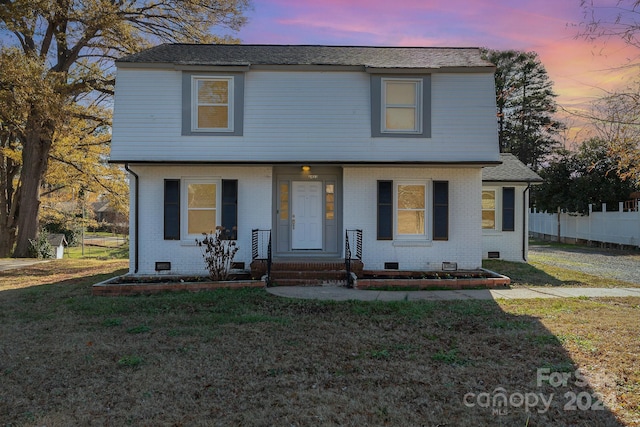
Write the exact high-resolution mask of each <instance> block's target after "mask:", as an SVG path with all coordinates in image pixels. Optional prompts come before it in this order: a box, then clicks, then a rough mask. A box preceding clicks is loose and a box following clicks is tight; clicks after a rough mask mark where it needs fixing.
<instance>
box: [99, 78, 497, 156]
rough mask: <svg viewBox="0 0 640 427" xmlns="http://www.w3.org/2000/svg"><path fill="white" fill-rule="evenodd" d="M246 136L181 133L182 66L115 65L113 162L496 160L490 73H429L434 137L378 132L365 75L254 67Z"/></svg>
mask: <svg viewBox="0 0 640 427" xmlns="http://www.w3.org/2000/svg"><path fill="white" fill-rule="evenodd" d="M244 76H245V82H244V83H245V84H244V109H243V113H244V116H243V123H242V129H243V130H242V135H183V134H182V133H183V132H182V127H183V112H182V110H183V103H182V96H183V94H182V92H183V90H182V86H183V85H182V82H183V72H181V71H175V70H163V69H136V68H121V69H119V70H118V75H117V83H116V96H115V108H114V126H113V142H112V150H111V160H112V161H135V160H138V161H159V162H162V161H168V162H171V161H198V162H200V161H202V162H208V161H212V162H214V161H222V162H224V161H229V162H245V161H246V162H253V161H260V162H297V161H300V162H305V163H308V162H369V161H370V162H389V161H398V162H412V161H425V162H429V161H432V162H456V161H496V160H498V154H497V149H496V144H497V142H496V141H497V129H496V123H495V95H494V85H493V76H492V74H491V73H477V74H474V73H464V74H438V73H436V74H433V75H432V77H431V137H430V138H402V137H376V138H374V137H372V135H371V94H370V85H371V83H370V80H371V76H370V75H369V74H367V73H364V72H319V71H306V72H305V71H298V72H285V71H249V72H247V73H246V74H245V75H244Z"/></svg>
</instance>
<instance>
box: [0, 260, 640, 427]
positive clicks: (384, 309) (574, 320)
mask: <svg viewBox="0 0 640 427" xmlns="http://www.w3.org/2000/svg"><path fill="white" fill-rule="evenodd" d="M43 266H44V265H43ZM50 266H51V267H52V268H53V269H52V271H51V275H47V274H45V271H44V270H34V271H31V273H30V274H31V277H32V278H33V279H32V280H36V279H38V280H42V282H41V283H47V285H45V286H30V287H28V286H27V285H23V288H22V289H8V290H4V291H1V292H0V383H1V384H2V387H1V388H0V425H6V424H11V425H25V426H36V425H37V426H40V425H47V426H66V425H92V424H93V425H106V424H109V425H212V424H213V425H225V426H226V425H247V426H254V425H255V426H260V425H297V426H306V425H313V426H316V425H358V426H360V425H451V426H454V425H455V426H465V425H469V426H471V425H473V426H478V425H504V426H515V425H520V426H525V425H528V426H557V425H598V426H607V425H623V424H626V425H640V421H639V420H640V411H639V410H638V404H639V402H638V400H637V399H638V398H637V396H638V368H637V366H640V364H639V363H638V360H637V358H638V353H639V351H638V347H639V343H638V339H637V337H638V326H637V319H638V315H639V314H640V313H639V310H640V309H639V306H640V299H631V298H629V299H602V300H582V299H572V300H552V301H549V300H528V301H500V302H499V303H496V302H493V301H451V302H392V303H380V302H374V303H371V302H319V301H301V300H289V299H284V298H277V297H274V296H272V295H269V294H267V293H266V292H265V291H264V290H261V289H246V290H219V291H212V292H201V293H195V294H192V293H171V294H160V295H155V296H148V297H145V296H139V297H112V298H107V297H92V296H91V295H90V285H91V283H93V282H95V281H96V278H99V277H102V276H103V275H106V274H108V272H107V270H109V269H111V274H116V273H117V269H118V268H120V267H121V266H122V265H121V264H108V263H104V264H102V266H100V265H94V266H93V269H89V271H87V270H82V267H81V266H79V265H75V267H74V264H71V265H69V270H71V269H74V268H75V269H76V273H75V274H77V275H78V276H76V277H68V276H64V278H63V279H61V281H60V282H52V280H46V279H45V277H51V276H52V275H53V274H63V272H62V271H58V270H57V268H58V267H57V266H56V265H55V264H53V263H52V264H50ZM39 268H44V267H39ZM37 271H39V272H40V273H41V274H38V273H37ZM67 274H70V275H72V276H73V273H70V272H68V273H67ZM83 274H88V275H89V276H90V278H89V279H86V278H82V277H81V276H82V275H83ZM4 279H5V278H2V280H3V282H1V283H4ZM32 284H33V283H32ZM3 286H5V287H4V289H7V288H6V285H3ZM578 367H580V368H583V369H586V370H589V371H592V372H598V373H603V375H604V374H606V375H607V376H606V377H604V378H605V379H604V380H603V379H601V378H600V377H594V378H595V379H594V380H592V383H590V384H588V385H586V384H585V385H580V384H576V381H568V382H567V384H566V385H561V386H558V387H554V386H552V385H551V384H549V383H548V382H546V383H545V382H543V383H542V384H541V385H538V384H537V381H536V380H537V377H536V373H537V369H539V368H548V369H549V372H564V373H572V372H575V369H577V368H578ZM608 376H611V377H612V378H615V384H612V383H610V382H608V381H607V380H606V378H609V377H608ZM500 388H501V389H503V390H504V393H506V395H508V396H511V397H513V396H515V398H516V399H515V400H514V403H518V401H517V397H518V393H520V394H521V395H523V396H524V395H525V394H527V393H528V394H530V396H532V395H533V394H536V395H541V396H543V397H546V398H551V397H552V399H551V403H550V406H549V408H548V409H545V407H543V405H542V403H541V402H538V404H537V405H536V406H531V407H530V408H529V411H527V410H525V407H524V406H522V405H520V406H517V405H515V404H513V405H510V406H507V407H495V406H490V407H485V406H482V405H481V403H482V402H483V400H482V399H480V400H478V398H479V397H482V396H484V395H485V394H486V395H487V396H492V397H496V393H498V394H499V391H500ZM496 390H498V391H496ZM596 392H599V393H602V394H603V396H611V395H612V393H613V395H614V396H615V400H612V401H611V402H610V403H607V405H608V406H605V407H604V408H603V410H601V411H591V410H565V405H566V404H567V399H566V398H565V396H564V395H565V393H575V395H576V396H577V395H579V394H580V393H588V394H589V396H595V393H596ZM552 395H553V396H552ZM470 396H475V398H472V397H470ZM593 399H594V400H595V399H596V397H593ZM495 409H498V411H495Z"/></svg>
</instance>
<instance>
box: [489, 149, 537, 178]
mask: <svg viewBox="0 0 640 427" xmlns="http://www.w3.org/2000/svg"><path fill="white" fill-rule="evenodd" d="M500 160H502V164H501V165H498V166H488V167H485V168H483V169H482V180H483V181H494V182H532V183H533V182H542V181H543V179H542V178H541V177H540V175H538V174H537V173H535V172H534V171H532V170H531V169H529V167H527V165H525V164H524V163H522V162H521V161H520V160H518V158H517V157H516V156H514V155H513V154H511V153H500Z"/></svg>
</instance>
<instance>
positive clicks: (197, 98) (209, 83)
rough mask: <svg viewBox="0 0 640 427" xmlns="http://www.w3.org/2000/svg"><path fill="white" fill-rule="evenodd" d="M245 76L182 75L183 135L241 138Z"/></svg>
mask: <svg viewBox="0 0 640 427" xmlns="http://www.w3.org/2000/svg"><path fill="white" fill-rule="evenodd" d="M243 120H244V74H243V73H227V74H216V73H210V74H209V73H191V72H183V73H182V135H220V136H242V132H243Z"/></svg>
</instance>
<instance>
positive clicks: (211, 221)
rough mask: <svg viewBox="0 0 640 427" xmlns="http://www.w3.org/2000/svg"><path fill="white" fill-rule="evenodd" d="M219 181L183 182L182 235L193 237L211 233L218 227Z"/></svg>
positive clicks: (199, 180) (195, 180)
mask: <svg viewBox="0 0 640 427" xmlns="http://www.w3.org/2000/svg"><path fill="white" fill-rule="evenodd" d="M219 184H220V183H219V181H216V180H205V179H190V180H184V187H185V188H184V194H185V195H186V196H187V197H186V201H185V203H184V205H183V209H184V211H185V212H184V215H183V218H186V221H184V223H183V227H184V228H185V230H184V231H185V232H184V234H183V235H185V236H189V237H193V236H197V237H199V236H201V235H202V233H211V232H213V231H215V230H216V226H218V225H220V209H219V206H220V200H219V193H220V192H219Z"/></svg>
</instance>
